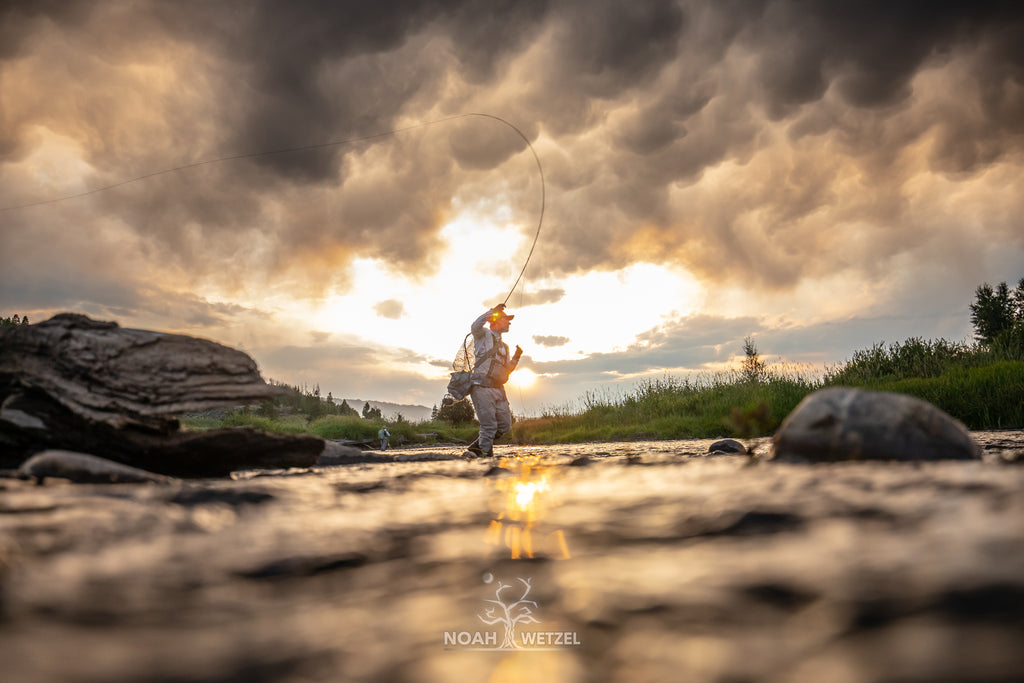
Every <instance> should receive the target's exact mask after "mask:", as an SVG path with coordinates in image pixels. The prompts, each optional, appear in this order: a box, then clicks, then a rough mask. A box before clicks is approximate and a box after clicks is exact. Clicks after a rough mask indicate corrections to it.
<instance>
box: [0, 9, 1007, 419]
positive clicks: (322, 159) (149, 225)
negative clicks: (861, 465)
mask: <svg viewBox="0 0 1024 683" xmlns="http://www.w3.org/2000/svg"><path fill="white" fill-rule="evenodd" d="M471 112H479V113H487V114H492V115H494V116H498V117H501V118H502V119H504V120H506V121H508V122H509V123H511V124H512V125H514V126H515V127H516V128H518V129H519V130H520V131H522V133H523V134H524V135H525V136H526V137H527V138H528V139H529V140H530V143H531V144H532V146H533V148H534V150H535V151H536V153H537V155H538V156H539V158H540V160H541V163H542V166H543V171H544V179H545V185H544V190H545V213H544V220H543V223H542V229H541V233H540V236H539V240H538V242H537V247H536V251H535V252H534V254H533V257H532V259H531V260H530V262H529V266H528V268H527V270H526V272H525V275H524V280H523V282H521V283H520V285H519V287H518V288H517V290H516V291H515V292H514V293H513V295H512V296H511V297H510V298H509V302H508V303H509V306H510V307H511V308H512V309H514V310H513V312H514V313H516V315H517V318H516V320H515V322H514V323H513V325H512V330H511V332H510V333H509V335H507V340H508V341H510V342H511V343H513V344H515V343H518V344H520V345H521V346H522V347H523V348H524V351H525V358H524V361H523V367H524V368H529V369H530V370H532V371H533V372H535V373H536V374H538V375H539V378H538V381H537V382H536V383H534V384H533V385H532V386H530V387H524V388H523V389H522V391H521V392H520V393H519V396H517V397H516V398H515V399H514V400H513V403H514V405H513V407H514V409H516V410H517V411H519V412H526V413H530V412H536V411H537V410H538V409H539V408H540V407H541V406H544V405H561V404H564V403H566V402H570V401H572V400H574V399H576V398H578V397H579V396H581V395H582V394H583V393H584V392H585V391H588V390H594V389H595V388H600V387H612V388H613V389H614V390H619V389H621V388H626V389H628V388H629V387H630V386H631V384H632V383H635V382H636V381H637V380H638V379H639V378H642V377H647V376H660V375H663V374H665V373H669V374H678V373H683V372H687V371H700V370H708V369H714V368H720V367H723V364H727V363H728V362H729V361H730V360H731V359H732V358H733V357H735V356H736V355H738V354H740V353H741V351H742V341H743V338H744V337H745V336H752V337H754V339H755V340H756V342H757V345H758V348H759V349H760V351H761V352H762V354H763V355H764V356H767V357H769V358H775V357H781V358H784V359H786V360H789V361H793V362H810V363H817V364H819V365H820V364H823V363H834V362H839V361H842V360H844V359H845V358H848V357H849V356H850V354H851V353H852V351H853V350H855V349H858V348H864V347H866V346H870V345H871V344H873V343H877V342H881V341H886V342H892V341H902V340H903V339H906V338H907V337H910V336H920V337H925V338H935V337H945V338H947V339H952V340H960V339H966V338H968V337H969V336H970V335H971V332H972V331H971V327H970V323H969V318H968V316H969V314H968V309H967V306H968V304H969V303H970V302H971V301H972V300H973V293H974V289H975V287H977V286H978V285H979V284H981V283H982V282H991V283H993V284H994V283H996V282H999V281H1008V282H1010V283H1015V282H1016V281H1017V280H1018V279H1020V277H1022V276H1024V225H1022V216H1024V211H1022V209H1024V194H1022V192H1021V189H1020V188H1021V187H1024V182H1022V181H1024V155H1022V150H1024V6H1021V5H1020V4H1019V3H1016V2H984V1H980V2H972V3H960V2H927V3H925V2H892V1H889V2H874V1H866V2H833V1H830V0H808V1H805V2H795V1H790V2H780V1H764V2H757V1H754V0H750V1H738V0H737V1H728V0H719V1H714V2H711V1H704V2H698V1H696V0H694V1H689V2H687V1H680V2H672V1H667V0H666V1H651V2H635V3H632V2H631V3H625V2H610V1H607V2H600V1H596V2H595V1H593V0H567V1H564V2H559V1H551V2H544V1H538V2H533V1H530V0H509V1H505V2H487V3H477V2H454V1H452V2H448V1H437V2H429V1H428V2H420V1H413V0H408V1H404V2H375V3H347V2H342V3H339V2H313V1H307V2H294V1H293V2H287V3H285V2H270V1H267V2H248V1H242V0H224V1H220V2H174V3H169V2H159V1H157V0H150V1H148V2H147V1H145V0H138V1H134V2H119V1H117V0H111V1H110V2H102V3H96V2H86V1H84V0H83V1H75V0H68V1H66V2H58V3H39V2H15V3H5V4H4V5H3V6H2V7H0V313H2V314H4V315H11V314H14V313H19V314H28V315H29V316H30V318H31V319H32V320H34V321H39V320H42V319H44V318H46V317H48V316H49V315H51V314H53V313H56V312H59V311H65V310H71V311H77V312H82V313H86V314H88V315H91V316H93V317H95V318H100V319H107V320H116V321H118V322H119V323H121V324H122V325H123V326H127V327H145V328H150V329H159V330H167V331H179V332H185V333H189V334H195V335H198V336H204V337H208V338H213V339H216V340H217V341H221V342H222V343H225V344H228V345H232V346H241V347H242V348H244V349H245V350H246V351H248V352H249V353H250V354H252V355H253V356H254V357H255V358H256V360H257V362H258V363H259V364H260V367H261V369H262V371H263V374H264V376H265V377H271V378H274V379H276V380H279V381H285V382H289V383H296V384H297V383H303V382H305V383H308V384H311V385H312V384H316V383H319V384H320V385H321V388H322V391H323V393H324V394H326V393H327V391H331V392H332V393H333V395H334V396H337V397H348V398H363V399H374V400H383V401H393V402H398V403H414V404H422V405H427V406H430V405H432V404H435V403H437V402H439V400H440V397H441V396H442V395H443V393H444V385H445V382H446V378H447V374H446V372H447V370H446V368H447V366H448V364H449V363H450V361H451V359H452V356H453V355H454V353H455V350H456V348H457V346H458V345H459V343H460V342H461V340H462V337H463V335H464V334H465V333H466V332H467V331H468V327H469V323H470V322H471V321H472V320H473V318H475V317H476V316H477V315H478V314H479V313H480V312H482V311H483V310H484V309H485V308H487V307H489V306H491V305H493V304H495V303H498V302H500V301H502V300H503V299H504V298H505V297H506V296H507V295H508V293H509V289H510V288H511V286H512V284H513V282H514V281H515V279H516V276H517V275H518V273H519V271H520V269H521V268H522V266H523V263H524V261H525V259H526V255H527V253H528V252H529V249H530V247H531V244H532V240H533V237H534V234H535V232H536V229H537V224H538V220H539V212H540V203H541V189H542V188H541V180H540V174H539V173H538V169H537V165H536V162H535V160H534V157H533V155H532V153H531V151H530V150H529V149H528V147H527V145H526V143H525V142H524V140H523V139H522V138H521V137H519V135H518V134H517V133H516V132H515V131H513V130H512V129H511V128H510V127H509V126H507V125H503V124H502V123H501V122H499V121H497V120H494V119H489V118H487V117H479V116H474V117H463V118H450V117H454V116H457V115H459V114H466V113H471ZM420 124H430V125H420ZM392 131H399V132H396V133H394V134H388V135H382V134H386V133H390V132H392ZM346 140H353V142H350V143H346V144H338V145H330V146H321V147H316V148H314V149H306V150H301V151H292V152H281V153H275V154H263V153H265V152H275V151H278V150H289V149H294V148H300V147H306V146H317V145H324V143H331V142H341V141H346ZM226 157H240V158H235V159H227V160H224V161H219V162H216V163H209V164H203V165H198V166H191V167H189V168H186V169H183V170H179V171H174V172H170V173H159V174H158V175H152V176H150V177H144V178H142V179H141V180H137V181H134V182H129V183H125V184H119V183H122V182H123V181H126V180H132V179H136V178H140V177H142V176H148V175H149V174H154V173H158V172H160V171H164V170H167V169H172V168H178V167H182V166H189V165H192V164H196V163H197V162H203V161H207V160H214V159H224V158H226ZM110 185H116V186H115V187H111V188H110V189H107V190H103V191H101V192H95V193H91V194H87V195H84V196H79V197H74V198H70V199H66V200H64V201H59V202H53V203H46V204H42V205H35V206H25V205H30V204H35V203H37V202H45V201H47V200H51V199H56V198H61V197H68V196H71V195H77V194H80V193H84V192H89V191H90V190H94V189H97V188H103V187H107V186H110ZM517 402H518V403H519V404H520V405H515V404H516V403H517Z"/></svg>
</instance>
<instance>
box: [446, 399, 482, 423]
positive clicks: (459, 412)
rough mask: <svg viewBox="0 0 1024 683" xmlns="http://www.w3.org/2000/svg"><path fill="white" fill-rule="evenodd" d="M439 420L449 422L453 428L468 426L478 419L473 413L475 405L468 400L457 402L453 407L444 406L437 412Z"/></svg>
mask: <svg viewBox="0 0 1024 683" xmlns="http://www.w3.org/2000/svg"><path fill="white" fill-rule="evenodd" d="M437 419H438V420H442V421H444V422H447V423H448V424H450V425H451V426H453V427H454V426H456V425H460V424H466V423H468V422H472V421H473V420H475V419H476V413H474V412H473V404H471V403H470V402H469V401H467V400H462V401H456V402H455V403H452V404H451V405H447V406H446V405H442V406H441V410H439V411H437Z"/></svg>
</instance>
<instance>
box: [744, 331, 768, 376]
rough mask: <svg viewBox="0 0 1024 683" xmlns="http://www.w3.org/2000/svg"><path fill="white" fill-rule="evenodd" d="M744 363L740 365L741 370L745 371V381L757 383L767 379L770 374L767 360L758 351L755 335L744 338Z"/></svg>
mask: <svg viewBox="0 0 1024 683" xmlns="http://www.w3.org/2000/svg"><path fill="white" fill-rule="evenodd" d="M743 354H744V356H745V357H744V359H743V364H742V365H741V366H740V372H742V373H743V380H744V381H745V382H752V383H757V382H761V381H763V380H765V379H766V378H767V375H768V371H767V366H766V365H765V362H764V361H763V360H761V356H760V354H758V352H757V345H756V344H754V339H753V337H744V338H743Z"/></svg>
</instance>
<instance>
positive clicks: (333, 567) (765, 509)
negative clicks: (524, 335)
mask: <svg viewBox="0 0 1024 683" xmlns="http://www.w3.org/2000/svg"><path fill="white" fill-rule="evenodd" d="M973 435H974V437H975V439H976V440H977V441H978V442H979V443H980V444H981V445H982V446H983V447H984V449H985V459H984V460H983V461H980V462H941V463H925V464H908V463H866V462H860V463H842V464H832V465H797V464H781V463H773V462H771V461H768V460H766V459H765V458H764V457H754V458H751V457H748V456H743V455H715V456H712V455H709V454H708V446H709V445H710V443H711V441H710V440H706V441H705V440H689V441H659V442H631V443H605V444H582V445H571V446H546V447H515V446H505V445H499V446H498V447H497V448H496V451H497V452H498V453H499V457H498V458H495V459H493V460H474V461H464V460H461V459H457V456H458V453H459V450H460V449H456V448H447V447H435V448H420V449H400V450H397V451H394V453H396V454H399V455H401V456H402V457H403V458H406V459H408V461H406V462H394V463H378V464H358V465H349V466H341V467H323V468H314V469H310V470H290V471H260V472H243V473H236V474H235V475H234V478H232V479H230V480H229V479H225V480H199V481H183V482H177V483H174V484H171V485H104V486H100V485H73V484H69V483H61V482H59V481H52V480H51V482H50V483H48V484H47V485H46V486H35V485H33V484H30V483H29V482H23V481H19V480H13V479H6V480H0V662H2V665H0V666H2V671H3V674H2V676H0V678H2V679H3V680H4V681H5V682H7V683H22V682H25V683H28V682H32V683H39V682H47V681H54V682H56V681H60V682H62V683H65V682H71V683H77V682H79V681H81V682H83V683H84V682H89V683H93V682H98V681H282V682H284V681H287V682H296V683H298V682H299V681H303V682H308V681H381V682H383V681H415V682H424V683H427V682H433V681H497V682H510V681H565V682H569V681H573V682H575V681H581V682H582V681H630V682H634V681H659V682H661V681H670V680H671V681H762V680H764V681H814V682H815V683H817V682H819V681H883V680H908V681H911V680H915V681H937V680H939V681H959V680H979V679H984V680H1013V679H1020V678H1022V677H1024V648H1021V647H1020V644H1021V643H1022V642H1024V467H1021V466H1019V464H1006V463H1007V462H1010V461H1016V462H1018V463H1019V462H1020V456H1021V454H1022V453H1024V432H1019V431H1012V432H1009V431H1004V432H975V433H973ZM750 445H751V446H752V447H753V449H754V452H755V454H757V455H758V456H765V455H766V454H767V452H768V449H769V444H768V442H767V440H764V439H762V440H757V441H754V442H750Z"/></svg>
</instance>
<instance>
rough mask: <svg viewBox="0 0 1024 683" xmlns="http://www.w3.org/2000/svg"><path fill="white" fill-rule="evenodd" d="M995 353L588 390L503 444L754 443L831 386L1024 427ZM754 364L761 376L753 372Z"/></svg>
mask: <svg viewBox="0 0 1024 683" xmlns="http://www.w3.org/2000/svg"><path fill="white" fill-rule="evenodd" d="M1011 342H1012V343H1001V344H993V345H989V346H980V345H972V344H967V343H963V342H948V341H946V340H943V339H939V340H922V339H919V338H911V339H908V340H906V341H905V342H902V343H893V344H889V345H887V346H886V345H883V344H876V345H875V346H873V347H871V348H870V349H865V350H861V351H857V352H855V353H854V355H853V358H851V359H850V360H849V361H847V362H846V363H843V364H841V365H837V366H835V367H830V368H826V369H824V370H823V371H817V372H816V371H814V370H813V369H812V368H809V367H807V366H797V365H793V364H787V363H775V364H764V363H761V362H760V361H759V360H758V359H756V358H755V360H757V362H756V363H754V364H753V365H752V366H748V368H747V370H746V371H743V370H736V371H731V372H719V373H714V374H703V375H696V376H693V377H685V378H680V377H673V376H665V377H662V378H659V379H650V380H645V381H642V382H640V383H639V384H637V385H636V386H635V387H634V388H633V389H632V390H631V391H628V392H624V393H612V392H611V391H608V390H604V391H599V392H589V393H587V394H584V395H583V397H581V398H580V399H579V406H578V407H576V408H572V407H568V406H563V407H560V408H549V409H545V411H544V414H543V415H541V417H538V418H531V419H526V420H520V421H518V422H516V423H515V425H513V428H512V432H511V434H510V435H509V436H507V437H505V440H511V441H512V442H514V443H518V444H524V445H525V444H552V443H580V442H591V441H623V440H639V439H644V440H658V439H683V438H716V437H720V436H732V437H737V438H747V437H754V436H761V435H767V434H771V433H773V432H774V431H775V430H776V429H777V428H778V426H779V424H780V423H781V422H782V420H783V419H784V418H785V417H786V415H788V414H789V413H790V412H791V411H792V410H793V409H794V408H795V407H796V406H797V404H798V403H800V401H802V400H803V399H804V398H805V397H806V396H807V395H808V394H810V393H812V392H813V391H816V390H818V389H821V388H823V387H828V386H850V387H859V388H863V389H869V390H876V391H891V392H897V393H902V394H908V395H911V396H916V397H918V398H921V399H924V400H926V401H929V402H931V403H933V404H935V405H936V406H938V407H939V408H941V409H942V410H944V411H946V412H947V413H949V414H950V415H952V416H953V417H955V418H957V419H959V420H960V421H961V422H963V423H964V424H965V425H966V426H967V427H968V428H970V429H1010V428H1017V429H1019V428H1024V352H1022V348H1021V347H1022V344H1021V343H1020V341H1019V340H1016V341H1014V340H1011ZM750 367H753V368H754V369H755V371H754V372H751V371H750ZM183 422H184V423H185V426H186V428H188V429H209V428H212V427H230V426H239V425H250V426H254V427H257V428H259V429H262V430H264V431H268V432H279V433H286V434H298V433H308V434H316V435H317V436H320V437H323V438H325V439H351V440H354V441H371V442H372V441H373V440H375V439H376V436H377V430H378V429H379V428H380V421H377V420H366V419H363V418H360V417H339V416H331V417H321V418H318V419H314V420H309V419H307V418H305V417H303V416H301V415H292V416H288V417H280V418H275V419H271V418H267V417H260V416H258V415H253V414H248V413H244V412H243V413H236V414H233V415H230V416H228V417H226V418H223V419H220V420H212V419H208V418H189V419H186V420H184V421H183ZM388 429H389V430H390V431H391V434H392V437H391V443H392V444H398V443H403V442H404V443H409V444H431V443H438V442H453V441H463V442H468V441H472V440H473V439H474V438H476V432H477V426H476V424H475V423H467V424H462V425H457V426H454V427H453V426H452V425H450V424H448V423H445V422H421V423H410V422H408V421H405V420H401V421H398V422H389V423H388Z"/></svg>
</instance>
